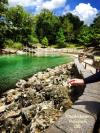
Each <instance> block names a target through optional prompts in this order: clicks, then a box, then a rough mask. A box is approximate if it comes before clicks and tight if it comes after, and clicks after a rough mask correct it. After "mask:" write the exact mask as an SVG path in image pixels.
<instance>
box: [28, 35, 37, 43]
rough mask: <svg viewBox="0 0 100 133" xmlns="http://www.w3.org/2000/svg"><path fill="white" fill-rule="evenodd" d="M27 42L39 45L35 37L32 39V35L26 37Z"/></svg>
mask: <svg viewBox="0 0 100 133" xmlns="http://www.w3.org/2000/svg"><path fill="white" fill-rule="evenodd" d="M28 39H29V42H30V43H39V40H38V38H37V37H34V36H33V35H29V36H28Z"/></svg>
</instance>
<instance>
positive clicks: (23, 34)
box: [7, 6, 34, 43]
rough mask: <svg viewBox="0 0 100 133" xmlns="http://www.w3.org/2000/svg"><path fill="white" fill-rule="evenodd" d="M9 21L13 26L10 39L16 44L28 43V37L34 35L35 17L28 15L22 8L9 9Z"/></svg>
mask: <svg viewBox="0 0 100 133" xmlns="http://www.w3.org/2000/svg"><path fill="white" fill-rule="evenodd" d="M7 21H8V22H9V23H10V24H11V26H10V30H11V32H10V33H9V34H10V37H11V39H12V40H13V41H15V42H18V41H20V42H23V43H24V42H28V36H29V35H31V34H34V21H33V16H31V15H30V14H28V13H26V12H25V11H24V9H23V8H22V7H21V6H16V7H11V8H9V10H8V12H7Z"/></svg>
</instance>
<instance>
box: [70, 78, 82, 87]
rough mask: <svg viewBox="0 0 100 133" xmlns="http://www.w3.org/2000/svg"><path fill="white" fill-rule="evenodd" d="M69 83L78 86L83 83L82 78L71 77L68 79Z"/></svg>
mask: <svg viewBox="0 0 100 133" xmlns="http://www.w3.org/2000/svg"><path fill="white" fill-rule="evenodd" d="M68 83H69V84H71V85H72V86H78V85H84V80H83V79H71V80H69V81H68Z"/></svg>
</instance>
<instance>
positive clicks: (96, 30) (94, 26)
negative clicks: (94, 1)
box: [91, 14, 100, 46]
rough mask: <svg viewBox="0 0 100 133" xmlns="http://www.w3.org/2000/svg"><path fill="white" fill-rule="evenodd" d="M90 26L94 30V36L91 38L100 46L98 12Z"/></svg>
mask: <svg viewBox="0 0 100 133" xmlns="http://www.w3.org/2000/svg"><path fill="white" fill-rule="evenodd" d="M91 28H92V29H93V30H94V33H95V36H94V39H93V44H95V45H96V46H100V14H98V15H97V17H96V18H95V20H94V22H93V24H92V25H91Z"/></svg>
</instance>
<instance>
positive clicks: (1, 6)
mask: <svg viewBox="0 0 100 133" xmlns="http://www.w3.org/2000/svg"><path fill="white" fill-rule="evenodd" d="M7 5H8V0H0V17H1V16H5V12H6V11H7Z"/></svg>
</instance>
